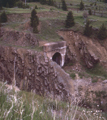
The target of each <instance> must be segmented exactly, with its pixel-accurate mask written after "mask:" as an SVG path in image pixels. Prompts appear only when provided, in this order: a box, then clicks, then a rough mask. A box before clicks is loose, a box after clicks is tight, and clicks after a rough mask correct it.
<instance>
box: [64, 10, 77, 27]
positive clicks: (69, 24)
mask: <svg viewBox="0 0 107 120" xmlns="http://www.w3.org/2000/svg"><path fill="white" fill-rule="evenodd" d="M74 25H75V22H74V17H73V13H72V11H69V12H68V15H67V19H66V20H65V27H66V28H70V27H72V26H74Z"/></svg>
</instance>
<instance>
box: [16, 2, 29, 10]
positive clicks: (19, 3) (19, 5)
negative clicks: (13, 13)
mask: <svg viewBox="0 0 107 120" xmlns="http://www.w3.org/2000/svg"><path fill="white" fill-rule="evenodd" d="M16 6H18V8H29V5H27V4H26V5H25V4H24V3H23V2H22V1H19V2H17V3H16Z"/></svg>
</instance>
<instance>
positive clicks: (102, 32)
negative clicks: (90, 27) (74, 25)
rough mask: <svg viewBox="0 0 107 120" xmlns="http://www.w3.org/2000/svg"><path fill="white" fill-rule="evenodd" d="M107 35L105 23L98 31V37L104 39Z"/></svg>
mask: <svg viewBox="0 0 107 120" xmlns="http://www.w3.org/2000/svg"><path fill="white" fill-rule="evenodd" d="M106 37H107V30H106V27H105V25H104V24H102V26H101V27H100V29H99V32H98V38H99V39H100V40H103V39H105V38H106Z"/></svg>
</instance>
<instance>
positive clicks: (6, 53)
mask: <svg viewBox="0 0 107 120" xmlns="http://www.w3.org/2000/svg"><path fill="white" fill-rule="evenodd" d="M13 53H15V54H13ZM15 58H16V61H15ZM14 69H15V73H14ZM14 74H15V80H16V85H17V86H18V87H19V88H20V89H24V90H27V91H31V90H33V91H35V92H36V93H37V94H40V95H45V94H46V95H48V96H51V95H50V94H51V93H53V95H52V96H55V95H56V96H57V95H60V97H61V99H63V100H67V97H66V96H67V92H70V94H71V93H72V91H71V88H72V86H69V79H70V78H69V76H68V75H66V73H65V72H64V71H63V70H62V69H61V67H60V66H59V65H57V64H56V63H55V62H52V61H51V60H49V61H46V63H45V57H44V56H42V54H41V53H39V52H35V51H31V50H26V49H20V48H18V49H14V48H12V47H1V46H0V80H2V79H4V80H5V81H6V80H7V81H8V83H12V81H13V77H14V76H13V75H14ZM70 83H71V82H70ZM69 89H70V90H69ZM45 92H46V93H45Z"/></svg>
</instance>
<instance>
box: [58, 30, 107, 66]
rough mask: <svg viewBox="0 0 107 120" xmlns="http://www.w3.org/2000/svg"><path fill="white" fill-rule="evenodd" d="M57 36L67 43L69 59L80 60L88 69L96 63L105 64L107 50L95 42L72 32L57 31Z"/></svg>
mask: <svg viewBox="0 0 107 120" xmlns="http://www.w3.org/2000/svg"><path fill="white" fill-rule="evenodd" d="M58 34H59V35H60V36H62V37H63V38H64V39H65V40H66V41H67V46H68V48H69V55H68V56H69V58H70V59H73V58H74V59H75V60H76V61H77V62H80V61H81V60H82V61H83V62H84V63H85V65H86V66H87V67H88V68H92V67H93V66H94V65H95V64H96V63H98V62H100V63H102V64H103V65H104V64H105V63H107V50H106V48H105V47H104V46H102V45H101V44H100V43H99V42H98V41H97V40H95V39H91V38H88V37H85V36H83V35H81V34H79V33H75V32H73V31H59V32H58ZM105 66H106V67H107V64H105Z"/></svg>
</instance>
